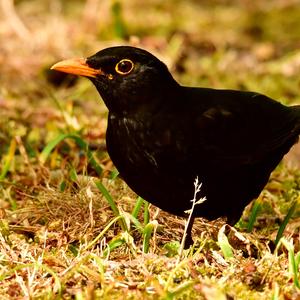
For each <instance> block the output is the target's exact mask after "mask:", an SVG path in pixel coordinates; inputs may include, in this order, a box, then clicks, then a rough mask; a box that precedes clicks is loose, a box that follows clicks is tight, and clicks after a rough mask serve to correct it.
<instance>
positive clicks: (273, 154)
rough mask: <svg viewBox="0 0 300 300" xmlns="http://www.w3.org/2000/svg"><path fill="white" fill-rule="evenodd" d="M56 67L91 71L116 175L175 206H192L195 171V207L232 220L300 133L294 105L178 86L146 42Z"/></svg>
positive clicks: (299, 112)
mask: <svg viewBox="0 0 300 300" xmlns="http://www.w3.org/2000/svg"><path fill="white" fill-rule="evenodd" d="M53 69H56V70H59V71H63V72H67V73H73V74H77V75H82V76H86V77H89V78H90V79H91V81H92V82H93V83H94V85H95V86H96V88H97V90H98V91H99V93H100V95H101V97H102V99H103V100H104V102H105V104H106V106H107V108H108V110H109V115H108V128H107V135H106V140H107V149H108V153H109V155H110V157H111V159H112V161H113V163H114V164H115V166H116V167H117V169H118V170H119V172H120V174H121V176H122V178H123V179H124V180H125V182H126V183H127V184H128V185H129V186H130V187H131V188H132V189H133V190H134V191H135V192H136V193H137V194H138V195H140V196H141V197H143V198H144V199H146V200H147V201H149V202H151V203H153V204H155V205H156V206H158V207H160V208H161V209H163V210H165V211H167V212H170V213H172V214H175V215H179V216H183V215H184V211H185V210H188V209H190V207H191V202H190V200H191V199H192V198H193V193H194V185H193V182H194V180H195V178H196V177H197V176H198V178H199V181H200V182H202V188H201V196H206V198H207V200H206V201H205V202H204V203H202V204H201V205H197V206H196V207H195V212H194V215H195V216H197V217H198V216H199V217H205V218H207V219H216V218H218V217H221V216H224V217H227V220H228V223H230V224H234V223H235V222H236V221H237V220H238V219H239V217H240V215H241V213H242V211H243V209H244V207H245V206H246V205H247V204H248V203H249V202H250V201H251V200H252V199H254V198H256V197H258V196H259V194H260V192H261V190H262V189H263V188H264V186H265V185H266V183H267V181H268V179H269V176H270V173H271V172H272V170H273V169H274V168H275V167H276V166H277V165H278V163H279V162H280V161H281V159H282V157H283V156H284V155H285V154H286V153H287V152H288V151H289V149H290V148H291V147H292V145H293V144H294V143H296V142H297V140H298V135H299V133H300V108H299V106H291V107H287V106H284V105H282V104H280V103H279V102H276V101H274V100H272V99H270V98H268V97H267V96H264V95H261V94H258V93H253V92H245V91H235V90H217V89H209V88H193V87H184V86H181V85H179V84H178V83H177V82H176V81H175V80H174V79H173V77H172V75H171V74H170V72H169V71H168V69H167V67H166V66H165V65H164V64H163V63H162V62H161V61H160V60H158V59H157V58H156V57H155V56H153V55H152V54H150V53H149V52H147V51H145V50H142V49H138V48H134V47H128V46H120V47H112V48H107V49H104V50H102V51H99V52H98V53H96V54H95V55H93V56H91V57H89V58H87V59H86V60H84V59H81V60H67V61H63V62H60V63H58V64H56V65H54V66H53Z"/></svg>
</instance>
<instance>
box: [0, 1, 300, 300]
mask: <svg viewBox="0 0 300 300" xmlns="http://www.w3.org/2000/svg"><path fill="white" fill-rule="evenodd" d="M199 3H201V4H199ZM0 9H1V10H2V18H1V20H0V34H1V40H2V41H5V42H2V43H1V44H0V83H1V84H0V299H8V298H10V299H22V298H30V299H104V300H105V299H280V300H281V299H296V298H297V297H299V294H300V291H299V257H300V256H299V251H300V250H299V233H298V232H299V212H300V210H299V206H298V205H297V203H298V198H299V187H300V176H299V174H300V173H299V150H298V149H295V151H294V154H290V155H289V156H288V157H287V158H286V159H285V160H284V161H283V163H282V164H281V165H280V166H279V167H278V168H277V169H276V170H275V171H274V172H273V174H272V177H271V179H270V181H269V183H268V185H267V186H266V188H265V190H264V191H263V192H262V194H261V196H260V198H259V200H258V201H256V202H255V203H254V204H250V205H249V206H248V207H247V208H246V209H245V212H244V215H243V218H242V219H241V220H240V221H239V223H238V224H237V226H236V228H232V229H231V230H225V227H224V226H223V225H224V222H223V221H222V220H216V221H214V222H209V223H208V222H206V221H204V220H196V222H195V226H194V228H193V238H194V241H195V243H194V245H193V246H192V248H191V249H190V250H184V251H182V253H181V254H179V253H180V241H181V239H182V236H183V234H184V226H185V220H184V219H181V218H177V217H175V216H172V215H169V214H167V213H165V212H162V211H160V210H159V209H157V208H156V207H154V206H152V205H151V204H148V203H146V202H145V201H144V200H143V199H140V198H137V195H135V194H134V193H133V192H132V191H131V190H130V189H129V188H128V187H127V186H126V184H125V183H124V182H123V181H122V180H121V179H120V178H119V177H118V172H117V171H116V169H115V168H114V166H113V164H112V163H111V161H110V159H109V156H108V154H107V152H106V148H105V131H106V115H107V110H106V108H105V106H104V104H103V103H102V102H101V101H99V100H98V98H99V96H98V94H97V92H96V91H95V89H94V88H93V87H92V86H91V84H90V83H89V82H88V81H86V80H84V79H74V78H73V77H66V78H56V77H53V74H51V73H49V66H51V65H52V64H53V63H55V62H57V61H58V60H60V59H63V58H69V57H73V56H87V55H90V54H93V53H94V52H96V51H97V50H99V49H101V48H104V47H107V46H109V45H118V44H132V45H137V46H140V47H143V48H147V49H148V50H150V51H151V52H153V53H154V54H156V55H157V56H158V57H159V58H161V59H162V60H164V61H165V62H166V63H167V64H168V66H169V67H170V69H171V70H172V73H173V74H174V76H175V77H176V79H177V80H178V81H180V82H181V83H183V84H186V85H198V86H199V85H201V86H208V87H215V88H238V89H244V90H254V91H257V92H261V93H264V94H267V95H269V96H271V97H273V98H275V99H278V100H280V101H282V102H284V103H286V104H297V103H298V104H299V103H300V97H299V84H300V81H299V80H300V79H299V66H300V64H299V61H300V60H299V41H298V40H299V34H300V19H299V18H298V16H299V13H300V8H299V6H298V5H297V3H296V2H295V1H289V0H288V1H284V2H282V1H277V0H273V1H251V2H249V1H245V2H241V1H232V2H231V3H227V2H226V3H225V2H223V1H218V0H215V1H201V2H198V1H182V0H178V1H164V2H163V1H156V0H151V1H147V2H143V4H141V3H140V2H139V1H136V0H129V1H126V2H125V1H124V2H122V1H98V0H87V1H84V0H76V1H62V0H51V1H50V0H49V1H48V0H45V1H37V0H32V1H23V0H19V1H14V3H13V2H12V1H11V0H7V1H0ZM187 16H188V17H187ZM21 45H22V46H21ZM206 201H209V199H208V200H206ZM227 231H229V233H228V232H227ZM179 258H180V259H179Z"/></svg>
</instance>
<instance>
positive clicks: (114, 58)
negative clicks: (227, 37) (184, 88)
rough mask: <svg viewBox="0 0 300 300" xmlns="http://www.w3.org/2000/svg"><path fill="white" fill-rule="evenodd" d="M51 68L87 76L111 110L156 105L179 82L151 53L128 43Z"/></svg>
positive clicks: (127, 110)
mask: <svg viewBox="0 0 300 300" xmlns="http://www.w3.org/2000/svg"><path fill="white" fill-rule="evenodd" d="M51 69H54V70H57V71H61V72H65V73H70V74H75V75H81V76H85V77H88V78H89V79H90V80H91V81H92V82H93V83H94V85H95V86H96V88H97V90H98V91H99V93H100V95H101V96H102V98H103V100H104V102H105V104H106V106H107V107H108V109H109V110H110V111H112V112H123V113H126V112H130V111H134V110H136V109H139V108H143V107H144V108H145V109H147V107H148V108H151V107H154V106H156V105H158V104H159V103H158V102H160V101H162V100H163V99H164V98H165V97H164V96H165V93H166V91H170V90H174V87H176V86H177V85H178V84H177V83H176V81H175V80H174V79H173V77H172V75H171V74H170V72H169V71H168V68H167V67H166V65H165V64H164V63H162V62H161V61H160V60H159V59H157V58H156V57H155V56H153V55H152V54H151V53H149V52H147V51H145V50H143V49H139V48H135V47H129V46H118V47H111V48H106V49H104V50H101V51H99V52H97V53H96V54H94V55H92V56H90V57H88V58H86V59H83V58H80V59H69V60H64V61H61V62H58V63H57V64H55V65H53V66H52V68H51Z"/></svg>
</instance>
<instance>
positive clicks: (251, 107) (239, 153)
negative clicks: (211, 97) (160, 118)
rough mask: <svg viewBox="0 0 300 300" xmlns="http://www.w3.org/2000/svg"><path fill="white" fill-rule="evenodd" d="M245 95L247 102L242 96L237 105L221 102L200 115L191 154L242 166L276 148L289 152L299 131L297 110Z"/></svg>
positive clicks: (262, 98) (260, 96) (195, 124)
mask: <svg viewBox="0 0 300 300" xmlns="http://www.w3.org/2000/svg"><path fill="white" fill-rule="evenodd" d="M246 96H247V97H248V98H249V99H248V98H247V97H246V98H247V99H246V100H248V101H245V94H243V99H241V100H243V101H241V102H236V105H234V102H228V103H229V104H228V103H225V104H224V103H220V104H219V105H215V106H213V107H210V108H208V109H206V110H204V111H203V112H202V113H200V114H199V115H198V117H197V118H196V119H195V123H194V126H193V129H194V130H191V129H190V131H191V132H193V136H194V137H190V139H191V140H192V139H194V142H189V143H188V144H189V145H191V149H190V151H191V152H190V153H191V154H192V155H197V153H198V155H203V156H204V157H206V158H210V159H212V160H214V161H215V162H216V163H221V164H226V165H227V164H231V165H235V164H238V165H240V164H252V163H256V162H259V161H260V160H263V159H264V158H265V157H266V156H268V155H270V154H271V153H273V152H274V151H275V152H276V150H277V149H282V150H281V151H283V152H284V151H285V152H287V151H288V149H289V147H291V145H292V144H294V143H295V142H296V140H297V137H298V134H299V131H300V130H299V129H300V122H299V119H300V118H299V115H300V114H299V112H298V110H294V109H293V108H290V107H286V106H283V105H281V104H280V103H278V102H275V101H273V100H271V99H269V98H267V97H266V96H263V95H260V94H252V93H249V94H248V93H247V94H246ZM235 97H236V95H235ZM250 98H253V99H250ZM236 100H237V101H238V100H239V99H236ZM285 145H286V147H288V148H287V149H286V150H285V148H286V147H285ZM277 151H279V150H277ZM284 154H285V153H282V155H284Z"/></svg>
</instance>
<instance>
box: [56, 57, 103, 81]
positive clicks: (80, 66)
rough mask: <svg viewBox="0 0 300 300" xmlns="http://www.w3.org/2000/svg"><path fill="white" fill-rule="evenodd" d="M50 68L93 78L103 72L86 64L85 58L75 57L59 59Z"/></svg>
mask: <svg viewBox="0 0 300 300" xmlns="http://www.w3.org/2000/svg"><path fill="white" fill-rule="evenodd" d="M51 70H56V71H60V72H64V73H69V74H74V75H80V76H86V77H93V78H96V77H97V75H101V74H103V72H102V71H101V70H96V69H93V68H91V67H90V66H88V64H87V63H86V59H85V58H75V59H67V60H63V61H60V62H58V63H56V64H55V65H53V66H52V67H51Z"/></svg>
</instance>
